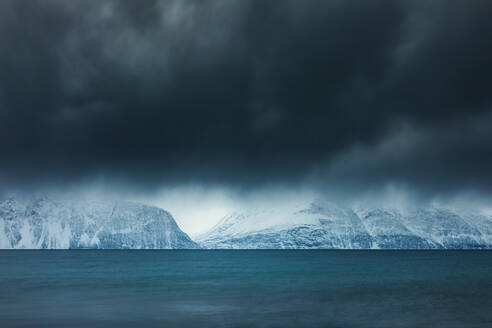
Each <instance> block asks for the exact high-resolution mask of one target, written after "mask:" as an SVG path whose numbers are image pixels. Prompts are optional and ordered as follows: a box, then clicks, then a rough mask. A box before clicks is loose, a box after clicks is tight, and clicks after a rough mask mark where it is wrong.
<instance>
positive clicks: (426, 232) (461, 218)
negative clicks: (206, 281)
mask: <svg viewBox="0 0 492 328" xmlns="http://www.w3.org/2000/svg"><path fill="white" fill-rule="evenodd" d="M195 240H196V241H197V242H198V243H199V244H200V245H201V246H202V247H204V248H212V249H213V248H219V249H220V248H232V249H234V248H245V249H255V248H260V249H261V248H272V249H283V248H287V249H297V248H301V249H303V248H307V249H317V248H321V249H490V248H492V217H488V216H485V215H480V214H475V213H467V214H462V213H460V212H458V211H453V210H451V209H447V208H438V207H428V208H415V209H406V210H405V211H402V210H398V209H395V208H385V207H374V208H358V209H353V208H348V207H341V206H338V205H335V204H333V203H329V202H322V201H319V200H316V201H313V202H311V203H309V204H308V205H307V206H304V207H302V208H301V209H289V210H285V209H280V210H276V209H270V210H266V211H261V210H260V211H246V212H244V213H242V212H235V213H232V214H230V215H228V216H226V217H224V218H223V219H222V220H220V221H219V223H218V224H217V225H215V226H214V227H213V228H212V229H210V230H209V231H208V232H206V233H204V234H201V235H199V236H197V237H196V238H195Z"/></svg>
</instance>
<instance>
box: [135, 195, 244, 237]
mask: <svg viewBox="0 0 492 328" xmlns="http://www.w3.org/2000/svg"><path fill="white" fill-rule="evenodd" d="M233 196H234V195H233V194H232V193H228V192H226V191H225V190H223V189H218V188H216V189H214V188H206V189H205V188H203V187H198V186H193V187H175V188H171V189H165V190H162V191H161V192H158V193H156V195H155V196H152V197H151V198H146V199H145V200H143V201H144V202H146V203H150V204H152V205H155V206H158V207H160V208H163V209H165V210H166V211H168V212H170V213H171V214H172V215H173V217H174V219H175V220H176V223H177V224H178V225H179V227H180V228H181V229H182V230H183V231H184V232H186V233H187V234H189V235H190V236H196V235H198V234H200V233H203V232H206V231H207V230H208V229H210V228H211V227H213V226H214V225H215V224H216V223H217V222H218V221H219V220H220V219H221V218H223V217H224V216H225V215H227V214H229V213H231V212H233V211H234V210H236V209H237V207H238V202H237V200H235V199H234V197H233Z"/></svg>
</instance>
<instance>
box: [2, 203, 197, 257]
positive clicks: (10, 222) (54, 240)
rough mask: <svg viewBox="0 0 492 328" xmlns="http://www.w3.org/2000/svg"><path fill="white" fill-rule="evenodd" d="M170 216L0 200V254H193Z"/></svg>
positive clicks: (127, 207)
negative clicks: (168, 251) (104, 251)
mask: <svg viewBox="0 0 492 328" xmlns="http://www.w3.org/2000/svg"><path fill="white" fill-rule="evenodd" d="M197 247H198V246H197V244H196V243H195V242H193V241H192V240H191V239H190V238H189V237H188V235H186V234H185V233H184V232H183V231H181V229H180V228H179V227H178V226H177V224H176V222H175V221H174V219H173V217H172V216H171V214H169V213H168V212H166V211H164V210H162V209H160V208H157V207H153V206H146V205H142V204H137V203H130V202H105V201H87V200H68V199H64V200H54V199H50V198H48V197H34V198H29V199H22V198H16V197H10V198H8V199H4V200H0V248H2V249H9V248H25V249H69V248H71V249H77V248H99V249H161V248H163V249H173V248H197Z"/></svg>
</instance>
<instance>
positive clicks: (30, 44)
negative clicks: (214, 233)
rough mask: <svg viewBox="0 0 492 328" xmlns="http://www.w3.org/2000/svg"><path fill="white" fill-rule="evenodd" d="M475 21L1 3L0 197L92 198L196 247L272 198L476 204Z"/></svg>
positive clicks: (479, 53) (407, 6)
mask: <svg viewBox="0 0 492 328" xmlns="http://www.w3.org/2000/svg"><path fill="white" fill-rule="evenodd" d="M491 17H492V2H491V1H488V0H483V1H480V0H473V1H462V0H456V1H453V0H445V1H439V0H433V1H354V0H350V1H325V0H320V1H309V0H308V1H306V0H303V1H301V0H297V1H249V0H245V1H236V0H232V1H231V0H223V1H141V2H140V1H70V2H67V1H9V0H5V1H0V41H1V42H0V186H1V187H0V188H1V191H3V192H5V191H12V190H33V189H43V188H45V189H46V188H51V189H55V190H65V189H67V188H68V189H70V188H72V189H77V188H82V187H81V186H83V188H86V189H87V188H89V189H90V187H91V186H92V187H94V188H96V187H97V188H99V189H103V190H106V191H108V190H109V191H111V192H114V193H124V194H127V195H132V196H131V197H133V198H138V199H143V200H147V201H148V202H151V203H155V204H159V205H162V206H167V207H173V206H174V207H176V208H178V207H179V209H177V212H178V213H179V212H181V213H185V212H187V213H188V214H183V215H184V216H186V217H187V219H186V220H185V219H181V222H184V223H183V224H185V225H187V226H189V227H191V230H197V231H198V230H200V229H201V228H203V227H205V226H207V225H209V223H208V222H212V221H214V220H215V219H213V218H215V217H216V216H219V215H222V214H221V213H224V212H226V211H228V210H230V209H231V208H233V207H234V205H233V204H236V203H238V202H240V201H242V200H244V199H259V198H262V199H264V198H265V197H267V198H268V197H273V198H275V197H276V196H273V195H274V194H275V195H277V194H281V193H285V194H286V195H288V197H287V198H288V199H290V198H291V197H294V198H295V196H293V195H297V194H298V193H302V194H303V195H312V194H317V195H322V196H323V197H325V196H326V197H332V198H337V197H338V198H343V199H347V198H349V199H359V198H371V197H375V198H377V197H383V198H385V197H386V198H387V196H388V195H393V196H392V197H393V198H395V197H394V196H395V195H396V194H397V193H404V194H407V195H411V197H412V199H418V200H435V199H443V200H446V201H452V200H455V199H457V197H458V198H459V197H462V196H463V195H466V197H465V198H466V199H473V200H476V199H480V200H482V201H483V202H485V203H486V202H487V201H488V200H489V199H491V198H490V196H491V194H492V174H491V168H492V90H491V89H492V23H491ZM371 195H373V196H371ZM375 195H377V196H375ZM390 198H391V197H390ZM173 204H174V205H173ZM176 204H182V205H181V206H177V205H176ZM205 209H206V210H205ZM200 211H202V212H207V213H208V214H207V215H208V216H209V217H210V218H208V219H202V218H200V219H198V218H197V217H198V216H199V215H198V216H197V214H196V213H199V212H200ZM175 212H176V211H175ZM190 213H195V214H190ZM183 215H181V216H183ZM207 215H205V216H207ZM217 219H218V218H217ZM199 220H202V221H203V220H205V221H206V222H207V223H198V221H199ZM178 221H179V218H178ZM205 221H204V222H205ZM193 222H195V223H193Z"/></svg>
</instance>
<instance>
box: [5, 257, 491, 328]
mask: <svg viewBox="0 0 492 328" xmlns="http://www.w3.org/2000/svg"><path fill="white" fill-rule="evenodd" d="M0 326H1V327H492V252H491V251H304V250H293V251H281V250H279V251H275V250H254V251H239V250H229V251H227V250H223V251H218V250H208V251H207V250H193V251H191V250H190V251H177V250H175V251H89V250H87V251H86V250H84V251H46V250H38V251H0Z"/></svg>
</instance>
